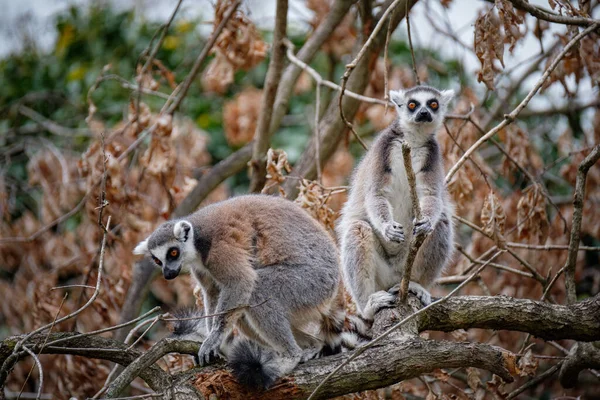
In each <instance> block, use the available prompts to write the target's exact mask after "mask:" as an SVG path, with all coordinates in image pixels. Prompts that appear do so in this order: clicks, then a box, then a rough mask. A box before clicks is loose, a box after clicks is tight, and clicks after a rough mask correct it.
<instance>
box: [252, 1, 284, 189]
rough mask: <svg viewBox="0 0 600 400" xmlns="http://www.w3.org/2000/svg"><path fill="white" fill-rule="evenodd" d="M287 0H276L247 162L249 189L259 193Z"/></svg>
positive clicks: (281, 59)
mask: <svg viewBox="0 0 600 400" xmlns="http://www.w3.org/2000/svg"><path fill="white" fill-rule="evenodd" d="M287 13H288V0H277V8H276V14H275V28H274V30H273V45H272V46H271V60H270V61H269V69H268V70H267V76H266V78H265V86H264V89H263V97H262V101H261V105H260V114H259V116H258V122H257V124H256V131H255V133H254V148H253V150H252V161H251V162H250V169H251V172H252V174H251V177H252V179H251V181H250V188H249V190H250V192H254V193H260V191H261V190H262V188H263V186H264V185H265V182H266V180H267V178H266V175H267V151H268V150H269V147H270V143H271V130H270V129H269V127H270V125H271V116H272V114H273V104H274V103H275V96H276V94H277V87H278V86H279V81H280V80H281V74H282V71H283V62H284V59H285V46H284V43H283V41H284V40H285V38H286V29H287Z"/></svg>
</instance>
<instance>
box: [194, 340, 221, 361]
mask: <svg viewBox="0 0 600 400" xmlns="http://www.w3.org/2000/svg"><path fill="white" fill-rule="evenodd" d="M220 345H221V343H220V340H219V338H218V337H215V336H209V337H208V339H206V340H205V341H204V342H203V343H202V345H201V346H200V350H199V351H198V359H197V361H198V365H200V366H201V367H204V366H205V365H208V364H210V363H212V362H214V361H216V360H217V359H219V358H220V357H221V356H220V354H219V347H220Z"/></svg>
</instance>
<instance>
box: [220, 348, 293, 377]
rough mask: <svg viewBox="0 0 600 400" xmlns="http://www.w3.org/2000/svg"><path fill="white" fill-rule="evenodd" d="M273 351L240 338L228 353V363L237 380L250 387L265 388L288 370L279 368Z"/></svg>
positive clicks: (278, 361) (278, 362)
mask: <svg viewBox="0 0 600 400" xmlns="http://www.w3.org/2000/svg"><path fill="white" fill-rule="evenodd" d="M280 361H281V360H279V359H278V357H277V355H276V354H275V352H273V351H272V350H269V349H266V348H264V347H262V346H260V345H259V344H257V343H255V342H252V341H250V340H240V341H239V342H237V343H236V344H235V346H234V347H233V349H232V351H231V353H230V354H229V360H228V364H229V367H230V368H231V369H232V371H233V376H234V377H235V378H236V379H237V381H238V382H239V383H240V384H242V385H244V386H247V387H249V388H252V389H267V388H269V387H270V386H272V385H273V383H275V381H276V380H277V379H279V378H280V377H281V376H282V375H285V374H286V373H287V372H288V371H282V370H281V368H280V367H281V364H282V363H281V362H280Z"/></svg>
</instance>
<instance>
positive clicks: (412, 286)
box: [388, 281, 432, 306]
mask: <svg viewBox="0 0 600 400" xmlns="http://www.w3.org/2000/svg"><path fill="white" fill-rule="evenodd" d="M401 288H402V283H398V284H396V285H394V286H392V288H391V289H390V290H388V293H390V294H392V295H394V296H398V293H400V290H401ZM408 293H411V294H413V295H415V296H416V297H417V299H419V300H420V301H421V303H423V305H424V306H428V305H429V304H431V301H432V300H431V299H432V298H431V294H430V293H429V291H427V289H425V288H424V287H423V286H421V285H419V284H418V283H417V282H413V281H410V282H408Z"/></svg>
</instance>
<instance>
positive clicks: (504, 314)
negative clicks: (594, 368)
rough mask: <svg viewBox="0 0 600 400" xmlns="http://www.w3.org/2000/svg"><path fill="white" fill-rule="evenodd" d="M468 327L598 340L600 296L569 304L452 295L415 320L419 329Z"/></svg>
mask: <svg viewBox="0 0 600 400" xmlns="http://www.w3.org/2000/svg"><path fill="white" fill-rule="evenodd" d="M469 328H482V329H495V330H510V331H519V332H527V333H531V334H532V335H534V336H537V337H539V338H542V339H545V340H558V339H567V338H568V339H574V340H579V341H594V340H598V337H600V295H596V296H595V297H592V298H590V299H587V300H585V301H581V302H578V303H575V304H571V305H569V306H563V305H558V304H549V303H544V302H541V301H533V300H526V299H516V298H512V297H508V296H493V297H488V296H464V297H454V298H450V299H448V301H447V302H446V303H444V304H440V305H438V306H435V307H433V308H432V309H431V310H429V312H427V313H425V314H424V315H423V316H422V318H421V319H420V320H419V330H420V331H424V330H437V331H444V332H449V331H453V330H456V329H469Z"/></svg>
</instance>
